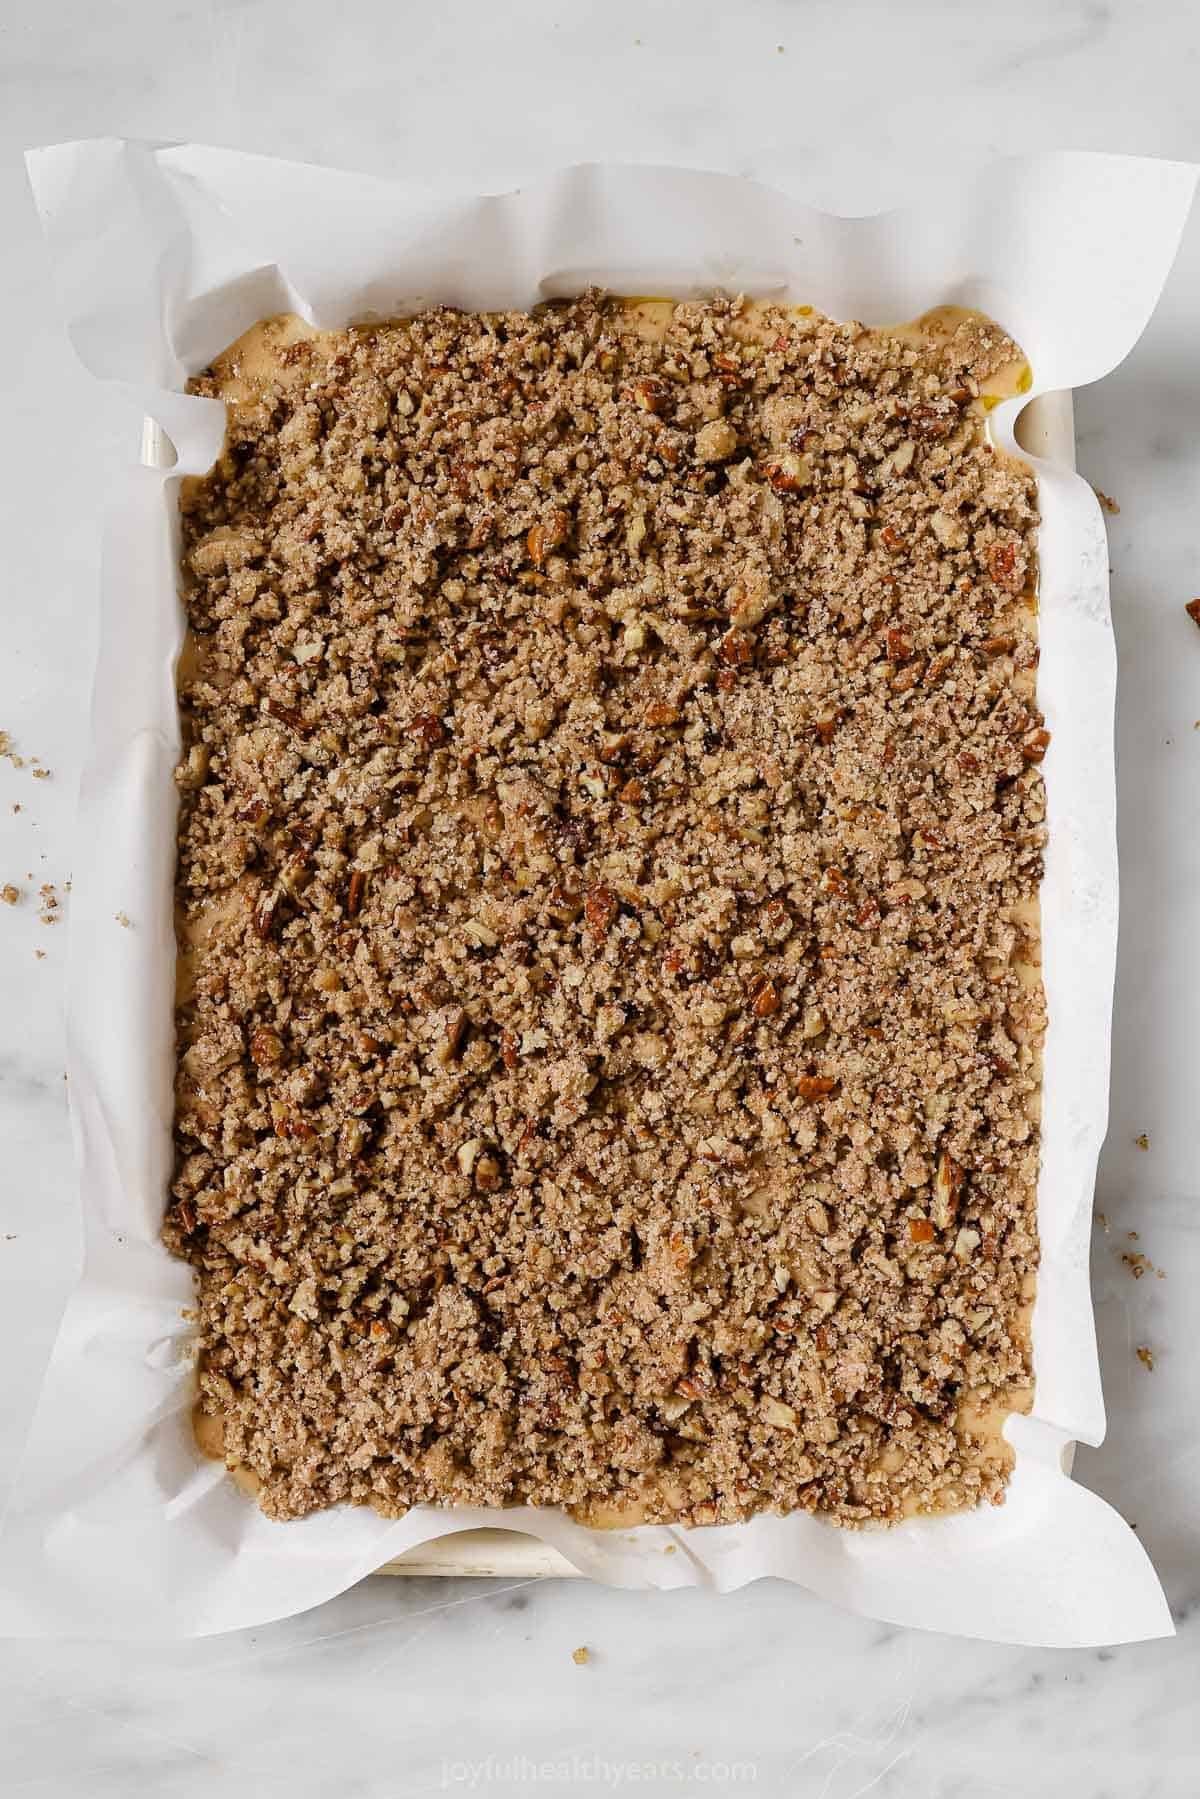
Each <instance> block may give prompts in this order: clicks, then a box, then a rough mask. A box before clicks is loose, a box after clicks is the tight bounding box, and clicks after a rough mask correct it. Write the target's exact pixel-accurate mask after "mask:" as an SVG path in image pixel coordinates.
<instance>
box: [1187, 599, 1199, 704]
mask: <svg viewBox="0 0 1200 1799" xmlns="http://www.w3.org/2000/svg"><path fill="white" fill-rule="evenodd" d="M1184 611H1185V612H1186V613H1187V615H1188V617H1189V618H1190V619H1191V620H1193V622H1194V623H1195V624H1197V625H1200V599H1196V600H1189V601H1188V603H1187V605H1186V606H1185V607H1184ZM1198 722H1200V721H1198Z"/></svg>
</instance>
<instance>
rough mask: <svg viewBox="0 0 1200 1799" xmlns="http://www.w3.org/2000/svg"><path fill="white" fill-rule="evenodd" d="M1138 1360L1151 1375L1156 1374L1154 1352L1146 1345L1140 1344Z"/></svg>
mask: <svg viewBox="0 0 1200 1799" xmlns="http://www.w3.org/2000/svg"><path fill="white" fill-rule="evenodd" d="M1137 1359H1138V1361H1139V1362H1140V1363H1141V1364H1142V1367H1143V1368H1145V1369H1146V1370H1147V1371H1148V1372H1149V1373H1150V1374H1153V1373H1154V1351H1153V1350H1152V1349H1148V1348H1147V1347H1146V1345H1145V1344H1144V1343H1139V1344H1138V1347H1137Z"/></svg>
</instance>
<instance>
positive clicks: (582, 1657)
mask: <svg viewBox="0 0 1200 1799" xmlns="http://www.w3.org/2000/svg"><path fill="white" fill-rule="evenodd" d="M1140 1353H1141V1352H1140V1351H1139V1354H1140ZM591 1659H592V1658H591V1656H590V1655H589V1654H588V1651H587V1650H586V1649H585V1648H584V1646H583V1645H582V1644H580V1646H579V1648H578V1649H573V1650H572V1651H571V1660H572V1661H573V1662H574V1663H575V1664H576V1666H577V1667H580V1668H583V1667H586V1665H587V1663H588V1662H589V1661H590V1660H591Z"/></svg>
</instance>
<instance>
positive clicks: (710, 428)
mask: <svg viewBox="0 0 1200 1799" xmlns="http://www.w3.org/2000/svg"><path fill="white" fill-rule="evenodd" d="M737 441H738V440H737V432H736V431H735V430H734V428H733V426H732V425H731V424H730V423H729V421H728V419H711V420H710V421H709V423H708V424H707V425H702V426H701V427H700V429H699V431H697V433H696V448H695V456H696V461H697V462H724V461H725V460H726V458H727V457H730V456H732V455H733V452H734V451H735V450H736V449H737Z"/></svg>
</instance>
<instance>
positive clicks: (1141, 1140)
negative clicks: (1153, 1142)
mask: <svg viewBox="0 0 1200 1799" xmlns="http://www.w3.org/2000/svg"><path fill="white" fill-rule="evenodd" d="M1134 1142H1135V1143H1136V1144H1137V1146H1138V1148H1139V1149H1149V1147H1150V1137H1149V1133H1148V1132H1146V1131H1143V1132H1142V1133H1141V1135H1140V1136H1139V1137H1135V1138H1134Z"/></svg>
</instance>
